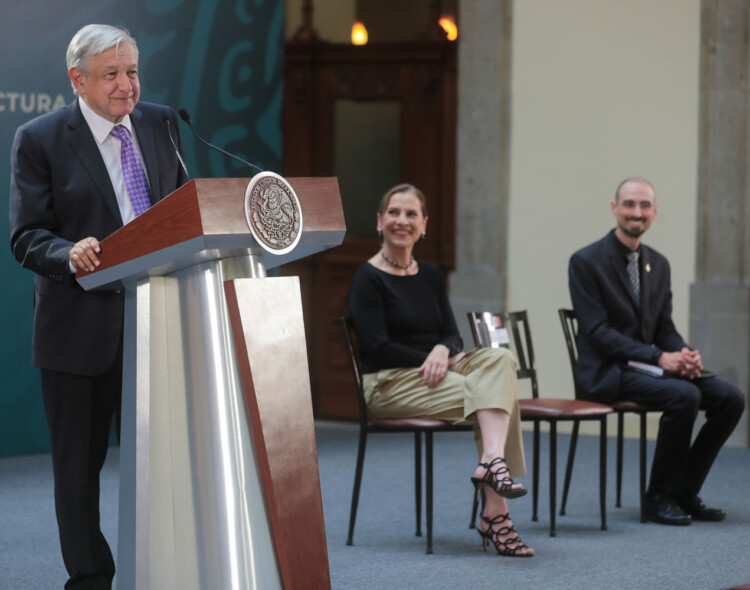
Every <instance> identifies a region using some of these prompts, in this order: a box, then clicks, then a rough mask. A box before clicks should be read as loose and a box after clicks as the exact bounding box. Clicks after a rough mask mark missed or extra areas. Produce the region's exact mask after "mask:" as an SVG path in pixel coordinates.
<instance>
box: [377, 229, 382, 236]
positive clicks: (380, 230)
mask: <svg viewBox="0 0 750 590" xmlns="http://www.w3.org/2000/svg"><path fill="white" fill-rule="evenodd" d="M378 237H379V238H382V237H383V230H382V229H379V230H378Z"/></svg>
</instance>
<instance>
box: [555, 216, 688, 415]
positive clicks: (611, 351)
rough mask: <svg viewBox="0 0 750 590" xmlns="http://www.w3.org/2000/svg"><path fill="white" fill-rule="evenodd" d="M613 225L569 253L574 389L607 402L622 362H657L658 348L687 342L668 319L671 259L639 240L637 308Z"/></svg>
mask: <svg viewBox="0 0 750 590" xmlns="http://www.w3.org/2000/svg"><path fill="white" fill-rule="evenodd" d="M620 246H621V244H620V241H619V240H618V239H617V237H616V236H615V233H614V230H612V231H611V232H610V233H609V234H607V235H606V236H604V238H602V239H601V240H599V241H598V242H594V243H593V244H590V245H588V246H586V247H585V248H583V249H581V250H579V251H578V252H576V253H575V254H573V256H571V258H570V263H569V265H568V279H569V287H570V298H571V300H572V302H573V309H574V310H575V314H576V318H577V319H578V339H577V343H578V364H577V366H576V392H577V395H578V396H580V397H581V398H583V399H589V400H594V401H602V402H609V401H612V400H614V399H615V398H616V397H617V395H618V394H619V392H620V371H621V366H622V365H624V364H626V363H627V362H628V361H629V360H635V361H641V362H645V363H651V364H656V361H657V359H658V358H659V355H660V354H661V353H662V352H674V351H676V350H681V349H682V348H683V347H684V346H687V344H686V343H685V341H684V340H683V338H682V336H680V335H679V334H678V333H677V330H676V329H675V327H674V323H673V322H672V290H671V286H670V270H669V262H667V259H666V258H664V256H662V255H661V254H659V253H658V252H657V251H656V250H653V249H651V248H649V247H648V246H645V245H643V244H641V249H640V250H641V261H640V265H641V309H640V312H639V310H638V308H637V306H636V303H635V296H634V295H633V289H632V287H631V285H630V279H629V278H628V274H627V270H626V259H625V256H624V254H623V252H622V250H621V248H620Z"/></svg>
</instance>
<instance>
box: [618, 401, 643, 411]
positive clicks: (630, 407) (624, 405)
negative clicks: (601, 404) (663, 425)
mask: <svg viewBox="0 0 750 590" xmlns="http://www.w3.org/2000/svg"><path fill="white" fill-rule="evenodd" d="M609 405H610V406H611V407H612V409H613V410H614V411H615V412H647V411H648V406H644V405H643V404H637V403H635V402H629V401H625V400H620V401H616V402H612V403H611V404H609Z"/></svg>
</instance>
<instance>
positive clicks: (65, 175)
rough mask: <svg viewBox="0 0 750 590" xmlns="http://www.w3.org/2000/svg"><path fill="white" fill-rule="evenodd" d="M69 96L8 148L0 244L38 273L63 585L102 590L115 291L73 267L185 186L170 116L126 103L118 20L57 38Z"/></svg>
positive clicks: (126, 45) (123, 39)
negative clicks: (87, 287) (6, 215)
mask: <svg viewBox="0 0 750 590" xmlns="http://www.w3.org/2000/svg"><path fill="white" fill-rule="evenodd" d="M67 66H68V76H69V78H70V81H71V84H72V86H73V89H74V92H75V94H76V95H77V99H76V100H74V101H73V102H72V103H71V104H69V105H68V106H67V107H63V108H61V109H59V110H56V111H54V112H51V113H48V114H46V115H42V116H41V117H38V118H36V119H34V120H32V121H30V122H28V123H26V124H24V125H22V126H21V127H19V128H18V130H17V131H16V135H15V138H14V140H13V147H12V148H11V184H10V236H11V237H10V243H11V249H12V251H13V255H14V256H15V258H16V260H18V262H20V263H21V264H22V265H23V266H24V267H26V268H28V269H31V270H32V271H34V273H36V276H35V279H34V281H35V285H34V301H35V307H34V334H33V341H32V363H33V365H34V366H36V367H39V368H40V369H41V376H42V394H43V397H44V406H45V412H46V414H47V422H48V424H49V428H50V433H51V439H52V463H53V470H54V480H55V509H56V513H57V522H58V526H59V530H60V544H61V547H62V554H63V560H64V562H65V567H66V569H67V571H68V574H69V576H70V578H69V579H68V581H67V583H66V584H65V588H75V589H83V588H86V589H94V588H96V589H99V588H110V587H111V585H112V578H113V576H114V573H115V564H114V560H113V558H112V553H111V551H110V548H109V546H108V545H107V541H106V540H105V538H104V536H103V535H102V532H101V529H100V526H99V473H100V471H101V468H102V465H103V463H104V459H105V457H106V453H107V445H108V438H109V431H110V426H111V424H112V417H113V415H115V414H116V415H117V426H118V432H119V408H120V398H121V385H122V337H123V313H124V309H123V305H124V294H123V293H122V291H121V290H111V291H97V292H90V293H88V292H85V291H84V290H83V289H82V288H81V287H80V286H79V285H78V283H77V282H76V272H77V271H78V270H79V269H87V270H89V271H93V270H94V269H95V268H96V267H97V266H98V265H99V264H100V261H99V254H100V252H101V248H100V246H99V241H100V240H102V239H104V238H105V237H107V236H108V235H109V234H111V233H112V232H114V231H116V230H117V229H118V228H120V227H122V226H123V225H124V224H126V223H128V222H130V221H132V220H133V219H134V218H135V217H136V216H138V215H139V214H141V213H142V212H143V211H145V210H146V209H148V207H150V206H151V205H152V204H153V203H156V202H157V201H159V200H161V199H163V198H164V197H165V196H167V195H168V194H169V193H171V192H172V191H174V190H175V189H177V188H179V187H180V186H181V185H182V184H184V183H185V182H186V181H187V177H186V175H185V172H184V168H183V167H182V166H181V163H180V159H179V156H178V149H179V150H180V151H181V149H182V140H181V136H180V133H179V128H178V125H177V118H176V115H175V112H174V111H173V110H172V109H171V108H169V107H164V106H160V105H155V104H148V103H138V98H139V95H140V84H139V81H138V47H137V45H136V42H135V40H134V39H133V38H132V37H131V36H130V34H129V33H128V32H127V31H125V30H124V29H120V28H116V27H111V26H108V25H88V26H85V27H83V28H82V29H81V30H80V31H78V32H77V33H76V34H75V36H74V37H73V39H72V40H71V42H70V45H69V46H68V51H67Z"/></svg>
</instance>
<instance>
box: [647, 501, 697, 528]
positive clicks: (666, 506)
mask: <svg viewBox="0 0 750 590" xmlns="http://www.w3.org/2000/svg"><path fill="white" fill-rule="evenodd" d="M646 518H648V519H649V520H650V521H652V522H658V523H659V524H672V525H677V526H686V525H689V524H690V523H691V522H693V519H692V518H691V517H690V515H689V514H686V513H685V512H684V511H683V510H682V508H680V507H679V505H678V504H677V502H675V501H674V500H673V499H672V498H671V497H670V496H668V495H666V494H654V495H653V496H650V497H647V498H646Z"/></svg>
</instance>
